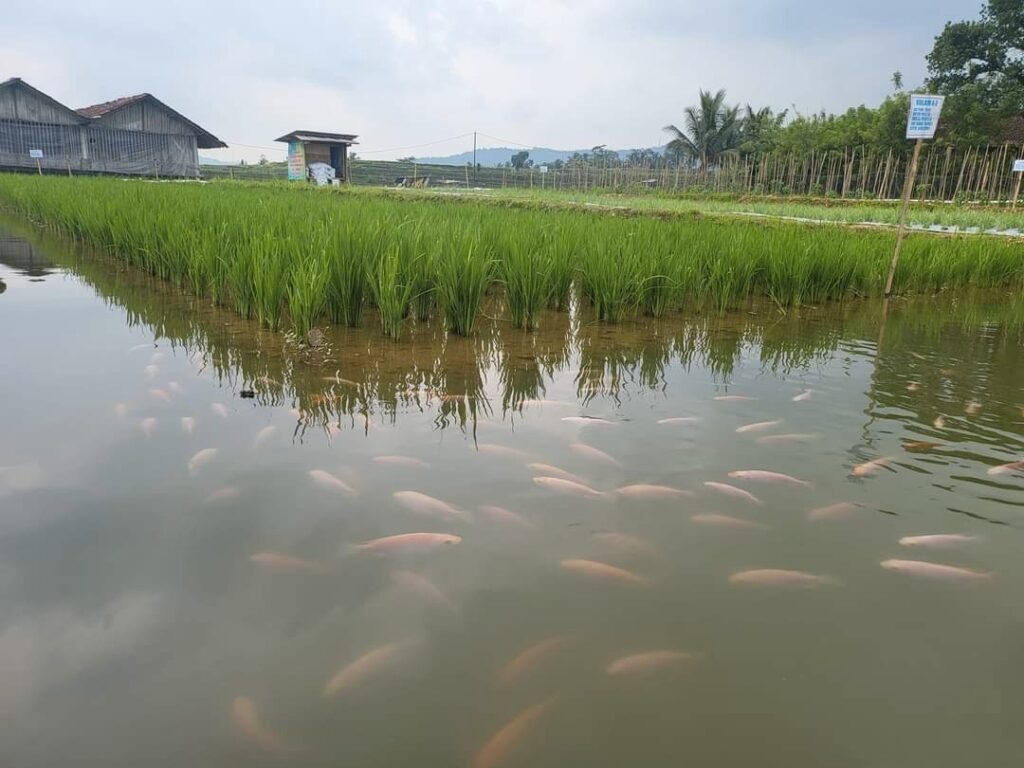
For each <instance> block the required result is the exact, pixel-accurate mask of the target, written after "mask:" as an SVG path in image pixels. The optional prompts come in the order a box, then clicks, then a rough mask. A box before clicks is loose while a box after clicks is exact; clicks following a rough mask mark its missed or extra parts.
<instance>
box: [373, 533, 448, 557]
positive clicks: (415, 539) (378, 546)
mask: <svg viewBox="0 0 1024 768" xmlns="http://www.w3.org/2000/svg"><path fill="white" fill-rule="evenodd" d="M461 541H462V537H461V536H455V535H454V534H450V533H400V534H397V535H395V536H384V537H382V538H379V539H373V540H372V541H368V542H366V543H365V544H361V545H359V546H358V547H357V549H358V550H359V551H361V552H370V553H372V554H378V555H405V554H410V555H411V554H422V553H425V552H431V551H433V550H435V549H438V548H439V547H443V546H446V545H450V544H458V543H459V542H461Z"/></svg>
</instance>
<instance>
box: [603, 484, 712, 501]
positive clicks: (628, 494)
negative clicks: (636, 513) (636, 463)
mask: <svg viewBox="0 0 1024 768" xmlns="http://www.w3.org/2000/svg"><path fill="white" fill-rule="evenodd" d="M614 493H615V494H616V495H617V496H620V497H622V498H627V499H677V498H679V497H680V496H692V495H693V494H692V493H691V492H690V491H683V490H680V489H679V488H672V487H670V486H667V485H645V484H643V483H640V484H637V485H624V486H622V487H621V488H616V489H615V491H614Z"/></svg>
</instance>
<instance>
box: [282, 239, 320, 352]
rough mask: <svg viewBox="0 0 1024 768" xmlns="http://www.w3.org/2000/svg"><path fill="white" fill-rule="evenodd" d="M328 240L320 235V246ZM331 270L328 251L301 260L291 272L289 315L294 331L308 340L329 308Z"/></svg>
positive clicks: (315, 253)
mask: <svg viewBox="0 0 1024 768" xmlns="http://www.w3.org/2000/svg"><path fill="white" fill-rule="evenodd" d="M325 240H326V235H325V233H320V242H324V241H325ZM329 278H330V266H329V263H328V257H327V253H326V251H323V250H321V251H320V252H314V253H312V254H310V256H309V257H308V258H306V259H300V260H299V261H298V262H297V263H296V264H295V266H294V267H293V268H292V273H291V279H290V280H289V281H288V312H289V314H290V315H291V321H292V331H294V332H295V334H296V335H297V336H299V337H302V338H305V337H306V336H307V335H308V334H309V332H310V330H311V329H312V328H313V325H314V323H316V320H317V318H318V317H320V316H321V315H322V314H323V312H324V309H325V308H326V306H327V288H328V280H329Z"/></svg>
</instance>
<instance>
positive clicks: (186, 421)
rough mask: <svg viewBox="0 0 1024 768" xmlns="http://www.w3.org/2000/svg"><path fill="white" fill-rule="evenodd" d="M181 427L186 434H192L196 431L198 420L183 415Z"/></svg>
mask: <svg viewBox="0 0 1024 768" xmlns="http://www.w3.org/2000/svg"><path fill="white" fill-rule="evenodd" d="M181 428H182V430H183V431H184V432H185V434H186V435H191V434H192V433H193V432H194V431H195V428H196V420H195V419H193V418H192V417H191V416H182V417H181Z"/></svg>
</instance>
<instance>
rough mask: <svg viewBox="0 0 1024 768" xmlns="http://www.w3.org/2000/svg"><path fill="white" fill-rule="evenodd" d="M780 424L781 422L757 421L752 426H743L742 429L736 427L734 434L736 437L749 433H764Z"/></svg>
mask: <svg viewBox="0 0 1024 768" xmlns="http://www.w3.org/2000/svg"><path fill="white" fill-rule="evenodd" d="M781 423H782V422H781V421H777V420H776V421H758V422H755V423H753V424H745V425H744V426H742V427H737V428H736V434H738V435H745V434H748V433H750V432H764V431H766V430H769V429H771V428H772V427H777V426H778V425H779V424H781Z"/></svg>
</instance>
